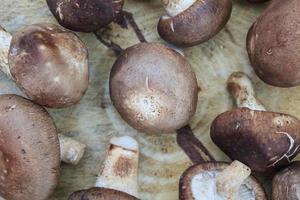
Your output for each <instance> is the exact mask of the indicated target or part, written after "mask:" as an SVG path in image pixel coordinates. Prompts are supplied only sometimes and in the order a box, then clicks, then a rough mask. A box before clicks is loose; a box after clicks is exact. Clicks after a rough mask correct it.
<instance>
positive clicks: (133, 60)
mask: <svg viewBox="0 0 300 200" xmlns="http://www.w3.org/2000/svg"><path fill="white" fill-rule="evenodd" d="M198 90H199V88H198V85H197V80H196V76H195V74H194V72H193V70H192V68H191V66H190V65H189V63H188V62H187V60H186V59H185V58H184V56H183V55H181V54H180V53H177V52H176V51H174V50H172V49H170V48H168V47H166V46H164V45H162V44H158V43H140V44H137V45H135V46H132V47H130V48H128V49H126V50H125V51H124V53H123V54H122V55H121V56H119V58H118V59H117V61H116V62H115V64H114V65H113V67H112V71H111V73H110V96H111V99H112V102H113V104H114V106H115V108H116V109H117V111H118V112H119V113H120V115H121V116H122V118H123V119H124V120H125V121H126V122H127V123H128V124H130V125H131V126H132V127H134V128H136V129H138V130H140V131H143V132H147V133H154V134H156V133H157V134H158V133H170V132H174V131H175V130H177V129H179V128H181V127H183V126H184V125H186V124H188V122H189V120H190V119H191V117H192V116H193V115H194V113H195V110H196V104H197V99H198Z"/></svg>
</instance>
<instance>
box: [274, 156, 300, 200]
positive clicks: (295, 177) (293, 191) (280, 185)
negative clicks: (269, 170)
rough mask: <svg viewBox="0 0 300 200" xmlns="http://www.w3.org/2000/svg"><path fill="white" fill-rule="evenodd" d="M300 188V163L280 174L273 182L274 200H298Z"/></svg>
mask: <svg viewBox="0 0 300 200" xmlns="http://www.w3.org/2000/svg"><path fill="white" fill-rule="evenodd" d="M299 188H300V161H296V162H294V163H292V164H291V165H290V166H288V167H287V168H285V169H283V170H282V171H280V172H278V173H277V174H276V175H275V176H274V178H273V181H272V199H273V200H298V199H299V198H300V194H299Z"/></svg>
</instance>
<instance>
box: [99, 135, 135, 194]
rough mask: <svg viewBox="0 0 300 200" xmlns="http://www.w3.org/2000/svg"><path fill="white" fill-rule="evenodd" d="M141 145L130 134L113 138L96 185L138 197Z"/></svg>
mask: <svg viewBox="0 0 300 200" xmlns="http://www.w3.org/2000/svg"><path fill="white" fill-rule="evenodd" d="M138 159H139V147H138V143H137V142H136V140H135V139H133V138H131V137H129V136H123V137H118V138H112V139H111V140H110V146H109V149H108V153H107V155H106V158H105V161H104V165H103V168H102V170H101V171H100V173H99V175H98V178H97V181H96V183H95V186H96V187H103V188H110V189H114V190H118V191H122V192H125V193H127V194H130V195H132V196H135V197H138Z"/></svg>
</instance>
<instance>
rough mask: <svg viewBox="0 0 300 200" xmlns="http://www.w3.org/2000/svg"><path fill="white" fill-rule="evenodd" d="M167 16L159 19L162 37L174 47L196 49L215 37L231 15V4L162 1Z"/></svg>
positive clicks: (211, 0)
mask: <svg viewBox="0 0 300 200" xmlns="http://www.w3.org/2000/svg"><path fill="white" fill-rule="evenodd" d="M162 2H163V4H164V6H165V8H166V11H167V14H168V15H167V16H163V17H161V18H160V20H159V23H158V27H157V30H158V33H159V35H160V36H161V37H162V38H163V39H164V40H166V41H167V42H169V43H171V44H175V45H178V46H193V45H197V44H200V43H203V42H205V41H207V40H209V39H210V38H212V37H213V36H215V35H216V34H217V33H218V32H219V31H220V30H221V29H222V28H223V27H224V26H225V25H226V23H227V21H228V20H229V18H230V15H231V9H232V2H231V0H205V1H203V0H179V1H178V0H163V1H162Z"/></svg>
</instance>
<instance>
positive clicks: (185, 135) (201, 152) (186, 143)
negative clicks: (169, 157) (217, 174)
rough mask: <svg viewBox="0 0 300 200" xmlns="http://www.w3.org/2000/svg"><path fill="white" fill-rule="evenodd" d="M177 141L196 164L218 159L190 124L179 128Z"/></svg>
mask: <svg viewBox="0 0 300 200" xmlns="http://www.w3.org/2000/svg"><path fill="white" fill-rule="evenodd" d="M177 143H178V145H179V146H180V147H181V148H182V149H183V151H184V152H185V153H186V154H187V156H188V157H189V158H190V159H191V161H193V163H194V164H202V163H205V162H208V161H216V160H215V159H214V157H213V156H212V155H211V154H210V153H209V151H208V150H207V149H206V147H205V146H204V145H203V144H202V142H201V141H200V140H198V138H197V137H196V136H195V135H194V133H193V131H192V129H191V127H190V126H189V125H187V126H185V127H182V128H181V129H178V130H177Z"/></svg>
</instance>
